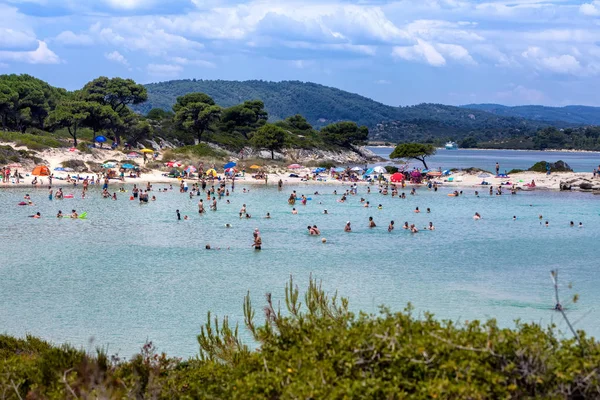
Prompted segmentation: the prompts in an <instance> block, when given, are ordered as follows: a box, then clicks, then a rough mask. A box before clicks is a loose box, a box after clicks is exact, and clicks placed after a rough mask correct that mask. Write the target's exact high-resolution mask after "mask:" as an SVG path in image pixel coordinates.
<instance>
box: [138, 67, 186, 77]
mask: <svg viewBox="0 0 600 400" xmlns="http://www.w3.org/2000/svg"><path fill="white" fill-rule="evenodd" d="M146 70H147V71H148V74H149V75H152V76H157V77H163V78H174V77H176V76H177V75H179V73H180V72H181V71H183V67H182V66H181V65H173V64H148V66H147V67H146Z"/></svg>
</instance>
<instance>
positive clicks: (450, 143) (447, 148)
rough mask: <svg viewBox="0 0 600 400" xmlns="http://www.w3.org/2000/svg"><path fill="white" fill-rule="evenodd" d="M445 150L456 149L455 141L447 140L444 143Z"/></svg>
mask: <svg viewBox="0 0 600 400" xmlns="http://www.w3.org/2000/svg"><path fill="white" fill-rule="evenodd" d="M446 150H458V145H457V144H456V142H448V143H446Z"/></svg>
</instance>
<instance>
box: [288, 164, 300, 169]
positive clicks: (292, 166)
mask: <svg viewBox="0 0 600 400" xmlns="http://www.w3.org/2000/svg"><path fill="white" fill-rule="evenodd" d="M288 168H289V169H300V168H302V165H300V164H291V165H288Z"/></svg>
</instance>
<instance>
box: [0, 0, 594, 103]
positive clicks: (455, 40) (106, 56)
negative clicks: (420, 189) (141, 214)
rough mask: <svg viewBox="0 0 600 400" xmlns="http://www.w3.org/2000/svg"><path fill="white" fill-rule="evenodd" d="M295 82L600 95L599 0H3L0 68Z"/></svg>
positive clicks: (373, 88)
mask: <svg viewBox="0 0 600 400" xmlns="http://www.w3.org/2000/svg"><path fill="white" fill-rule="evenodd" d="M5 73H18V74H20V73H27V74H30V75H34V76H36V77H38V78H40V79H43V80H46V81H48V82H49V83H51V84H53V85H56V86H60V87H64V88H66V89H69V90H74V89H78V88H80V87H82V86H83V85H84V84H85V83H86V82H88V81H90V80H92V79H94V78H96V77H98V76H109V77H113V76H120V77H126V78H132V79H134V80H135V81H137V82H139V83H149V82H159V81H165V80H172V79H191V78H196V79H228V80H247V79H262V80H270V81H280V80H300V81H311V82H317V83H320V84H323V85H328V86H334V87H338V88H340V89H344V90H348V91H351V92H354V93H359V94H361V95H364V96H367V97H370V98H373V99H375V100H377V101H380V102H383V103H385V104H390V105H412V104H418V103H423V102H428V103H429V102H431V103H444V104H453V105H460V104H468V103H500V104H506V105H521V104H543V105H553V106H563V105H568V104H584V105H596V106H600V96H598V94H597V93H599V92H600V79H599V78H600V0H591V1H572V0H512V1H508V0H398V1H393V0H389V1H388V0H361V1H349V0H323V1H314V0H303V1H296V0H287V1H278V0H264V1H239V0H172V1H167V0H0V74H5Z"/></svg>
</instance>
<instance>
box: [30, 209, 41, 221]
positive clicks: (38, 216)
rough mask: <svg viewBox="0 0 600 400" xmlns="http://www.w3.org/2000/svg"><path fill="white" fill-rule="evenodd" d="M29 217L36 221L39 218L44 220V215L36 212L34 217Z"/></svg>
mask: <svg viewBox="0 0 600 400" xmlns="http://www.w3.org/2000/svg"><path fill="white" fill-rule="evenodd" d="M29 217H30V218H36V219H37V218H42V214H40V212H39V211H38V212H36V213H35V214H34V215H30V216H29Z"/></svg>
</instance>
